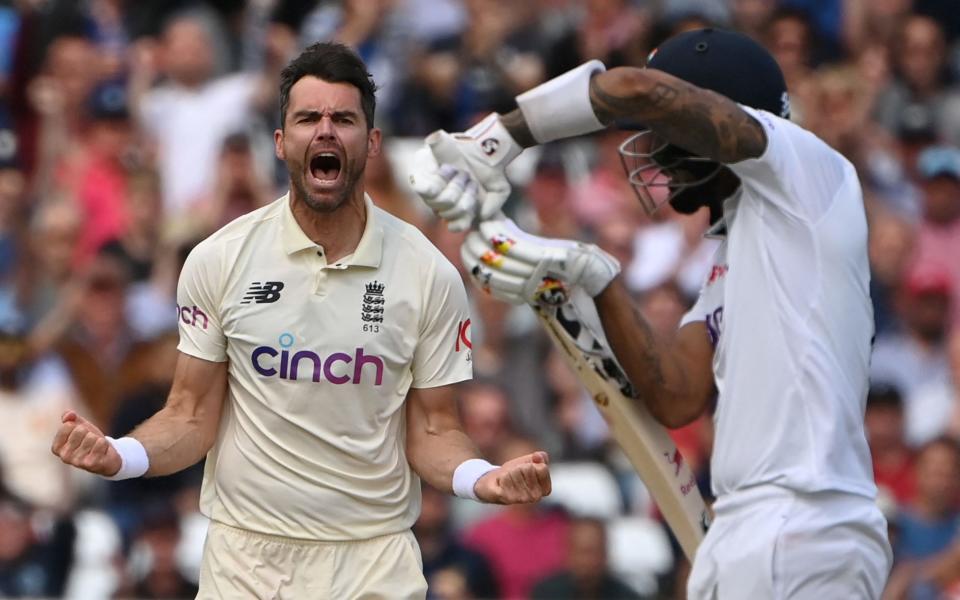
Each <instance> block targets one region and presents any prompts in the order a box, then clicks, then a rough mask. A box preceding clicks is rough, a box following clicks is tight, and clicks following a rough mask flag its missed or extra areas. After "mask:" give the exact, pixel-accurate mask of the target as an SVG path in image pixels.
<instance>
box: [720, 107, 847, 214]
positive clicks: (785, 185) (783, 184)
mask: <svg viewBox="0 0 960 600" xmlns="http://www.w3.org/2000/svg"><path fill="white" fill-rule="evenodd" d="M740 107H741V108H742V109H743V110H745V111H747V113H748V114H749V115H750V116H752V117H753V118H754V119H756V121H757V122H758V123H760V125H761V127H763V130H764V132H765V133H766V136H767V146H766V148H765V149H764V152H763V154H762V155H761V156H759V157H757V158H749V159H747V160H742V161H740V162H736V163H731V164H728V165H727V166H728V167H730V169H731V170H732V171H733V172H734V173H736V174H737V176H739V177H740V181H741V185H742V186H743V187H744V189H745V190H749V191H750V192H751V193H748V194H744V197H745V198H747V199H748V201H750V200H761V201H763V202H765V203H768V204H770V205H772V206H774V207H775V208H777V209H778V210H780V211H781V212H783V213H786V214H787V215H789V216H791V217H793V218H797V219H801V220H805V221H816V220H818V219H819V218H820V216H822V215H823V214H824V213H826V212H827V210H829V209H830V207H831V206H832V205H833V200H834V198H835V197H836V193H837V190H838V189H839V188H840V187H841V184H842V183H843V181H844V179H845V178H846V177H847V176H849V175H850V172H851V171H852V170H853V167H852V165H850V163H849V162H848V161H847V160H846V159H845V158H844V157H843V156H842V155H841V154H840V153H838V152H837V151H836V150H834V149H833V148H831V147H830V146H829V145H827V144H826V143H825V142H824V141H823V140H821V139H820V138H818V137H817V136H815V135H814V134H812V133H810V132H809V131H807V130H805V129H803V128H802V127H800V126H798V125H796V124H795V123H792V122H790V121H788V120H786V119H782V118H780V117H778V116H776V115H773V114H771V113H768V112H766V111H762V110H755V109H753V108H750V107H748V106H743V105H741V106H740Z"/></svg>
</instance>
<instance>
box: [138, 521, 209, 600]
mask: <svg viewBox="0 0 960 600" xmlns="http://www.w3.org/2000/svg"><path fill="white" fill-rule="evenodd" d="M180 539H181V533H180V520H179V517H178V516H177V512H176V511H175V510H174V508H173V506H171V505H169V504H165V503H162V502H160V503H155V504H154V505H153V506H151V507H150V508H149V509H147V514H146V517H145V518H144V520H143V523H142V524H141V525H140V528H139V531H138V532H137V535H136V537H135V538H134V540H133V545H132V548H131V551H130V562H131V563H132V564H131V565H129V566H130V569H131V570H132V571H133V572H132V576H133V582H132V583H133V590H132V591H133V594H132V595H133V596H134V597H136V598H142V599H143V600H165V599H183V600H187V599H190V598H195V597H196V596H197V583H196V582H195V581H188V580H187V579H186V578H185V577H184V576H183V574H182V573H181V572H180V569H179V567H178V565H177V546H178V545H179V543H180Z"/></svg>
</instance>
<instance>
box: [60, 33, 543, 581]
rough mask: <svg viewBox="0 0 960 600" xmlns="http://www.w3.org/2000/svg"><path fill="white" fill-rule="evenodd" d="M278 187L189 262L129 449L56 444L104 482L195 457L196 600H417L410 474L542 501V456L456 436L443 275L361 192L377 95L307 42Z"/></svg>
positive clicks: (454, 357)
mask: <svg viewBox="0 0 960 600" xmlns="http://www.w3.org/2000/svg"><path fill="white" fill-rule="evenodd" d="M280 104H281V109H280V110H281V124H282V125H281V128H280V129H279V130H277V131H276V132H275V142H276V154H277V156H278V157H279V158H280V159H282V160H284V161H285V162H286V164H287V167H288V169H289V172H290V192H289V194H288V195H286V196H284V197H282V198H280V199H279V200H277V201H276V202H274V203H272V204H270V205H268V206H266V207H264V208H262V209H260V210H257V211H254V212H252V213H250V214H247V215H245V216H243V217H240V218H239V219H237V220H235V221H233V222H232V223H230V224H229V225H227V226H226V227H224V228H223V229H221V230H220V231H218V232H216V233H215V234H213V235H212V236H210V237H209V238H208V239H206V240H205V241H203V242H202V243H200V244H199V245H198V246H197V247H196V248H195V249H194V250H193V252H192V253H191V254H190V257H189V258H188V259H187V262H186V264H185V265H184V268H183V272H182V273H181V275H180V282H179V287H178V291H177V299H178V305H179V306H178V318H179V328H180V345H179V350H180V352H181V354H180V357H179V360H178V363H177V368H176V373H175V375H174V382H173V388H172V391H171V392H170V396H169V399H168V401H167V404H166V406H165V407H164V408H163V409H162V410H161V411H159V412H158V413H157V414H155V415H154V416H153V417H151V418H150V419H148V420H147V421H146V422H144V423H143V424H142V425H140V426H139V427H138V428H136V429H135V430H134V431H133V432H132V433H131V434H130V435H129V436H128V437H124V438H121V439H118V440H113V439H111V438H105V437H104V436H103V434H102V433H101V432H100V431H99V430H97V429H96V428H95V427H94V426H93V425H91V424H90V423H88V422H86V421H85V420H83V419H81V418H80V417H78V416H77V415H76V414H74V413H72V412H70V413H67V414H65V415H64V417H63V425H62V426H61V428H60V430H59V432H58V433H57V435H56V438H55V439H54V441H53V451H54V453H56V454H57V455H58V456H60V457H61V459H62V460H63V461H64V462H66V463H69V464H72V465H75V466H77V467H80V468H83V469H85V470H88V471H91V472H93V473H98V474H100V475H104V476H108V477H110V478H112V479H122V478H126V477H136V476H140V475H144V474H146V475H148V476H151V475H165V474H168V473H173V472H175V471H178V470H180V469H183V468H186V467H188V466H190V465H192V464H194V463H195V462H197V461H198V460H200V459H201V458H203V457H204V456H205V455H206V457H207V460H206V468H205V472H204V481H203V488H202V494H201V509H202V511H203V512H204V514H206V515H207V516H208V517H209V518H210V519H211V526H210V530H209V533H208V536H207V541H206V546H205V549H204V557H203V565H202V570H201V574H200V593H199V598H204V599H207V598H209V599H221V598H264V599H266V598H293V599H302V598H359V597H364V598H423V597H424V596H425V593H426V582H425V580H424V578H423V574H422V568H421V560H420V553H419V549H418V547H417V544H416V541H415V540H414V537H413V534H412V533H411V532H410V527H411V525H412V524H413V522H414V520H415V519H416V518H417V515H418V513H419V510H420V480H419V478H418V476H419V477H422V478H423V479H424V480H426V481H427V482H428V483H429V484H430V485H432V486H434V487H436V488H438V489H440V490H446V491H448V492H449V491H453V492H455V493H457V494H459V495H461V496H465V497H470V498H474V499H479V500H481V501H484V502H499V503H517V502H534V501H537V500H539V499H540V498H541V497H542V496H544V495H546V494H548V493H549V492H550V478H549V473H548V469H547V457H546V454H545V453H543V452H535V453H533V454H530V455H527V456H524V457H520V458H517V459H514V460H512V461H510V462H508V463H507V464H505V465H503V466H502V467H495V466H493V465H490V464H489V463H487V462H486V461H484V460H482V459H480V458H479V457H478V452H477V450H476V449H475V447H474V446H473V444H472V443H471V442H470V440H469V439H468V438H467V437H466V435H465V434H464V433H463V432H462V431H461V429H460V423H459V419H458V416H457V414H456V408H455V403H454V400H455V399H454V390H455V387H454V384H456V383H457V382H459V381H463V380H465V379H469V378H470V376H471V362H470V355H469V347H470V345H469V339H468V332H469V319H470V318H469V314H468V312H467V300H466V294H465V290H464V288H463V283H462V282H461V280H460V278H459V275H458V274H457V271H456V269H455V268H454V267H453V266H452V265H451V264H450V263H449V262H448V261H447V260H445V259H444V258H443V256H442V255H441V254H440V252H439V251H438V250H436V249H435V248H434V247H433V246H432V245H431V244H430V243H429V242H428V241H427V239H426V238H425V237H424V236H423V235H422V234H421V233H420V232H419V231H418V230H417V229H415V228H414V227H412V226H410V225H408V224H406V223H404V222H402V221H400V220H398V219H396V218H394V217H392V216H390V215H389V214H387V213H386V212H384V211H382V210H380V209H378V208H376V207H375V206H374V205H373V203H372V202H371V200H370V198H369V197H367V196H366V195H365V194H364V190H363V173H364V167H365V165H366V161H367V158H368V157H371V156H375V155H377V154H378V153H379V152H380V141H381V133H380V131H379V130H378V129H376V128H374V127H373V116H374V106H375V96H374V83H373V81H372V80H371V78H370V75H369V73H368V72H367V70H366V67H365V66H364V65H363V63H362V62H361V61H360V59H359V58H358V57H357V56H356V55H355V54H354V53H353V52H351V51H350V50H348V49H347V48H346V47H344V46H341V45H337V44H316V45H314V46H311V47H310V48H308V49H307V50H305V51H304V52H303V54H301V55H300V56H299V57H298V58H296V59H294V60H293V61H292V62H291V63H290V64H289V65H288V66H287V68H286V69H285V70H284V71H283V73H282V75H281V84H280Z"/></svg>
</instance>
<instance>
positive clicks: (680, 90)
mask: <svg viewBox="0 0 960 600" xmlns="http://www.w3.org/2000/svg"><path fill="white" fill-rule="evenodd" d="M589 96H590V106H591V107H592V109H593V113H594V115H595V116H596V118H597V120H598V121H599V122H600V123H602V124H603V125H609V124H610V123H612V122H613V121H614V120H617V119H626V120H631V121H636V122H639V123H642V124H643V125H645V126H646V127H649V128H650V129H652V130H653V131H654V132H656V133H658V134H660V135H661V136H663V138H664V139H666V140H667V141H668V142H670V143H671V144H675V145H677V146H679V147H681V148H683V149H684V150H687V151H688V152H691V153H693V154H695V155H697V156H702V157H705V158H710V159H713V160H716V161H719V162H722V163H734V162H738V161H741V160H745V159H748V158H756V157H759V156H761V155H762V154H763V151H764V149H765V148H766V145H767V139H766V134H765V133H764V130H763V127H762V126H761V125H760V124H759V123H758V122H757V121H756V120H755V119H754V118H753V117H751V116H750V115H749V114H748V113H747V112H746V111H745V110H743V109H742V108H740V106H739V105H737V103H735V102H733V101H732V100H730V99H728V98H725V97H724V96H721V95H720V94H717V93H715V92H712V91H710V90H705V89H703V88H700V87H697V86H695V85H692V84H690V83H687V82H686V81H683V80H682V79H678V78H676V77H674V76H672V75H670V74H668V73H664V72H663V71H659V70H656V69H638V68H635V67H617V68H615V69H610V70H609V71H603V72H599V73H595V74H594V75H593V76H592V77H591V78H590V83H589ZM500 120H501V122H502V123H503V125H504V127H505V128H506V130H507V131H508V132H509V133H510V135H511V136H512V137H513V139H514V140H516V142H517V143H518V144H520V145H521V146H523V147H528V146H534V145H536V144H537V139H536V138H535V136H534V134H533V133H532V132H531V128H530V127H529V126H528V123H527V119H526V118H525V117H524V113H523V112H522V110H521V109H517V110H514V111H512V112H510V113H507V114H506V115H503V116H502V117H501V118H500Z"/></svg>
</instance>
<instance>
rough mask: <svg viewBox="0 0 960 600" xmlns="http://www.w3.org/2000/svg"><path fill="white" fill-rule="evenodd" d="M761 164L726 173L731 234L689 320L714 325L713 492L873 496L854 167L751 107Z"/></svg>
mask: <svg viewBox="0 0 960 600" xmlns="http://www.w3.org/2000/svg"><path fill="white" fill-rule="evenodd" d="M744 109H745V110H747V111H748V112H749V113H750V114H751V115H753V116H754V117H755V118H756V119H757V121H759V122H760V123H761V125H762V126H763V128H764V130H765V131H766V134H767V148H766V150H765V151H764V154H763V156H761V157H759V158H756V159H750V160H745V161H742V162H739V163H736V164H731V165H728V166H729V167H730V168H731V169H732V170H733V171H734V172H735V173H736V174H737V175H738V176H739V177H740V179H741V182H742V184H741V187H740V190H739V191H738V192H737V193H736V194H735V195H734V196H732V197H731V198H728V199H727V200H726V202H725V203H724V221H725V223H726V228H727V235H726V238H725V239H724V240H723V242H722V243H721V245H720V247H719V248H718V250H717V254H716V258H715V261H714V266H713V268H712V270H711V273H710V275H709V277H708V279H707V281H706V282H705V284H704V286H703V288H702V290H701V292H700V298H699V299H698V301H697V303H696V305H695V306H694V307H693V309H691V311H690V312H689V313H687V315H685V316H684V318H683V321H682V323H683V324H686V323H689V322H691V321H697V320H699V321H706V324H707V328H708V330H709V332H710V337H711V341H712V342H713V343H714V344H715V354H714V359H713V370H714V374H715V377H716V382H717V389H718V391H719V397H718V401H717V409H716V413H715V415H714V424H715V427H716V440H715V443H714V448H713V457H712V462H711V476H712V479H713V490H714V492H715V493H716V495H717V496H721V495H723V494H726V493H729V492H732V491H735V490H740V489H743V488H746V487H749V486H754V485H758V484H776V485H780V486H784V487H787V488H790V489H793V490H797V491H801V492H816V491H823V490H833V491H842V492H848V493H853V494H859V495H863V496H868V497H871V498H872V497H873V496H874V495H875V494H876V487H875V485H874V481H873V471H872V468H871V461H870V453H869V450H868V448H867V441H866V436H865V433H864V427H863V414H864V408H865V403H866V394H867V380H868V370H869V362H870V345H871V338H872V337H873V308H872V305H871V302H870V295H869V281H870V272H869V265H868V261H867V222H866V216H865V213H864V207H863V197H862V193H861V190H860V185H859V181H858V179H857V174H856V172H855V171H854V168H853V166H852V165H851V164H850V163H849V162H848V161H847V160H846V159H845V158H843V157H842V156H841V155H840V154H838V153H837V152H835V151H834V150H833V149H831V148H830V147H829V146H828V145H827V144H825V143H824V142H823V141H821V140H820V139H819V138H817V137H816V136H815V135H813V134H812V133H810V132H808V131H806V130H804V129H802V128H800V127H798V126H797V125H795V124H793V123H791V122H790V121H787V120H785V119H781V118H779V117H776V116H774V115H772V114H770V113H767V112H762V111H756V110H752V109H750V108H747V107H744Z"/></svg>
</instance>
